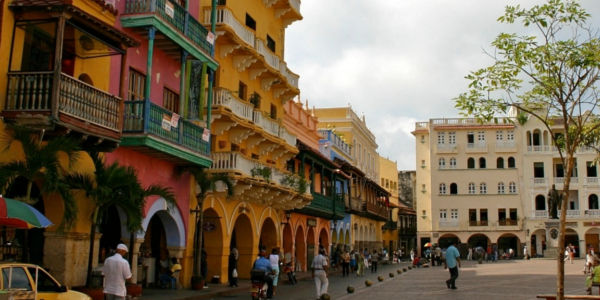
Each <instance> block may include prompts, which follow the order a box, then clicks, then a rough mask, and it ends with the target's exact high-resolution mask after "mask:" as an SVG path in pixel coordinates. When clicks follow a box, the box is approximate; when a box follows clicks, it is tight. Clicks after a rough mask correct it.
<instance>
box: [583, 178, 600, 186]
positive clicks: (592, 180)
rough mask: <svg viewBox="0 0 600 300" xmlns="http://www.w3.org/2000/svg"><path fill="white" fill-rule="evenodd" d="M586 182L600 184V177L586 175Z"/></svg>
mask: <svg viewBox="0 0 600 300" xmlns="http://www.w3.org/2000/svg"><path fill="white" fill-rule="evenodd" d="M585 183H586V184H588V185H598V177H586V178H585Z"/></svg>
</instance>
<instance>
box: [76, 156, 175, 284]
mask: <svg viewBox="0 0 600 300" xmlns="http://www.w3.org/2000/svg"><path fill="white" fill-rule="evenodd" d="M89 155H90V157H91V158H92V161H93V163H94V167H95V170H94V176H90V175H85V174H79V173H76V174H71V175H68V176H67V177H66V178H67V179H68V181H69V183H70V185H71V188H73V189H80V190H83V191H85V193H86V196H87V197H88V198H90V199H92V201H93V203H94V205H95V207H94V211H93V213H92V216H91V220H92V222H91V228H90V252H89V256H88V268H87V280H86V286H89V285H90V283H91V282H90V279H91V274H92V260H93V249H94V241H95V236H96V228H97V227H98V224H99V221H101V220H102V219H103V217H104V216H105V215H106V213H107V212H108V209H109V208H110V207H112V206H117V207H120V208H121V210H122V211H123V212H124V214H125V215H126V216H127V224H126V226H127V229H128V230H129V231H130V232H135V231H137V230H139V229H140V228H141V224H142V220H143V218H144V216H143V210H144V206H145V203H146V197H148V196H152V195H154V196H160V197H162V198H164V199H165V200H166V201H167V203H169V204H175V196H174V195H173V192H172V191H171V189H170V188H165V187H162V186H159V185H150V186H149V187H147V188H145V189H144V188H143V187H142V186H141V184H140V182H139V181H138V178H137V174H136V171H135V169H134V168H133V167H131V166H128V167H125V166H121V165H119V164H118V163H116V162H115V163H112V164H111V165H109V166H106V165H105V163H104V159H102V158H101V157H100V155H99V153H97V152H94V151H92V152H89Z"/></svg>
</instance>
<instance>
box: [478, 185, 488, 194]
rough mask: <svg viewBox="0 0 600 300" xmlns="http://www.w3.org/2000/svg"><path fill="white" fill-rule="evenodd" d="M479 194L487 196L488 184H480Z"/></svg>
mask: <svg viewBox="0 0 600 300" xmlns="http://www.w3.org/2000/svg"><path fill="white" fill-rule="evenodd" d="M479 193H480V194H487V184H485V182H482V183H480V184H479Z"/></svg>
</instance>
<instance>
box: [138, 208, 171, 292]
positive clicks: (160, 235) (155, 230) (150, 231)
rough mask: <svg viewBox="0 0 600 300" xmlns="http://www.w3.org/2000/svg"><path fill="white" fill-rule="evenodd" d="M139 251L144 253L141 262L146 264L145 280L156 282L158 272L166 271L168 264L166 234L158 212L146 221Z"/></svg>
mask: <svg viewBox="0 0 600 300" xmlns="http://www.w3.org/2000/svg"><path fill="white" fill-rule="evenodd" d="M140 252H143V253H144V262H143V264H144V265H147V266H148V273H147V274H145V276H146V281H147V282H148V283H155V284H157V283H158V278H159V274H160V273H164V272H166V271H167V268H168V266H169V250H167V234H166V232H165V229H164V225H163V223H162V221H161V219H160V217H159V215H158V214H155V215H154V216H153V217H152V218H151V219H150V222H149V223H148V227H147V229H146V235H145V236H144V242H143V243H142V245H141V246H140ZM140 254H141V253H140ZM161 262H162V265H161ZM165 264H166V265H165Z"/></svg>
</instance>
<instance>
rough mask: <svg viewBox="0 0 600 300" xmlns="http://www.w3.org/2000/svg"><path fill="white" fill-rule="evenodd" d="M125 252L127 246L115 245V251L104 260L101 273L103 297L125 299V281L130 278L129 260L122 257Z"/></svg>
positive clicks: (112, 299)
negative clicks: (102, 276)
mask: <svg viewBox="0 0 600 300" xmlns="http://www.w3.org/2000/svg"><path fill="white" fill-rule="evenodd" d="M125 254H127V246H125V245H124V244H119V245H117V253H115V254H114V255H113V256H111V257H109V258H107V259H106V260H104V266H103V267H102V274H104V299H105V300H125V296H127V289H126V288H125V281H127V280H129V279H131V269H130V268H129V262H128V261H127V260H125V259H124V258H123V256H125Z"/></svg>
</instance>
